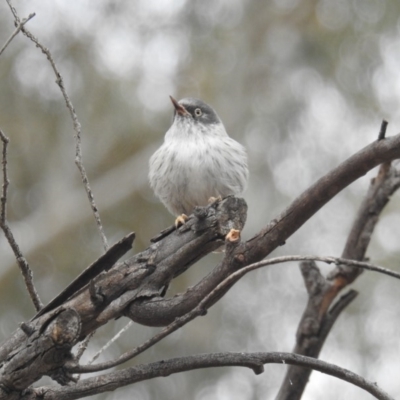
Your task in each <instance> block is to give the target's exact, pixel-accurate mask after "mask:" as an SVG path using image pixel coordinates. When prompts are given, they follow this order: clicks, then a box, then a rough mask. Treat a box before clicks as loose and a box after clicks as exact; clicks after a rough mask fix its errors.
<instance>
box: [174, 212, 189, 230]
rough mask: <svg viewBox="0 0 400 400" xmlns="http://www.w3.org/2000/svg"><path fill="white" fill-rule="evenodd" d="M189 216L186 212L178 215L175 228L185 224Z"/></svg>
mask: <svg viewBox="0 0 400 400" xmlns="http://www.w3.org/2000/svg"><path fill="white" fill-rule="evenodd" d="M188 218H189V217H188V216H187V215H186V214H181V215H178V216H177V217H176V220H175V228H176V229H178V228H179V227H180V226H182V225H184V224H185V222H186V221H187V219H188Z"/></svg>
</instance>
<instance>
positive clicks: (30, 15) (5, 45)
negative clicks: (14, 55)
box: [0, 13, 36, 56]
mask: <svg viewBox="0 0 400 400" xmlns="http://www.w3.org/2000/svg"><path fill="white" fill-rule="evenodd" d="M35 15H36V14H35V13H31V14H29V15H28V18H24V19H23V20H22V21H21V22H19V23H18V24H16V26H17V28H16V29H15V31H14V32H13V33H12V34H11V36H10V37H9V38H8V39H7V40H6V42H5V43H4V46H3V47H2V48H1V49H0V56H1V54H2V53H3V51H4V50H5V49H6V48H7V46H8V45H9V44H10V43H11V41H12V40H13V39H14V38H15V36H17V35H18V33H19V31H20V30H21V29H22V27H23V26H24V25H25V24H26V23H27V22H28V21H29V20H31V19H32V18H33V17H34V16H35Z"/></svg>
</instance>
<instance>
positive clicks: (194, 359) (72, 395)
mask: <svg viewBox="0 0 400 400" xmlns="http://www.w3.org/2000/svg"><path fill="white" fill-rule="evenodd" d="M264 364H289V365H296V366H301V367H307V368H312V369H314V370H316V371H319V372H322V373H324V374H327V375H331V376H334V377H336V378H339V379H342V380H344V381H346V382H349V383H351V384H353V385H355V386H358V387H359V388H361V389H364V390H365V391H367V392H368V393H370V394H371V395H373V396H374V397H375V398H377V399H380V400H393V398H392V397H390V396H389V395H388V394H387V393H385V392H384V391H383V390H382V389H380V388H379V387H378V386H377V385H376V383H374V382H370V381H367V380H366V379H364V378H362V377H361V376H359V375H357V374H355V373H353V372H351V371H349V370H346V369H344V368H340V367H338V366H336V365H333V364H329V363H326V362H324V361H320V360H316V359H314V358H311V357H304V356H300V355H297V354H291V353H247V354H246V353H211V354H201V355H195V356H189V357H180V358H174V359H170V360H163V361H159V362H155V363H151V364H147V365H138V366H135V367H131V368H127V369H125V370H122V371H116V372H112V373H109V374H105V375H101V376H97V377H94V378H88V379H84V380H81V381H79V382H77V383H76V384H75V385H74V386H64V387H61V388H55V387H42V388H37V389H33V390H32V391H30V392H29V393H28V394H27V395H25V396H22V397H21V399H23V400H33V399H35V400H36V399H38V398H40V399H42V400H53V399H57V400H71V399H78V398H81V397H82V396H89V395H94V394H98V393H104V392H107V391H112V390H115V389H118V388H120V387H122V386H126V385H129V384H132V383H136V382H140V381H143V380H147V379H152V378H156V377H161V376H169V375H171V374H175V373H178V372H185V371H192V370H195V369H200V368H211V367H227V366H240V367H247V368H251V369H252V370H253V371H254V373H255V374H261V373H262V372H264V367H263V365H264ZM0 398H1V397H0Z"/></svg>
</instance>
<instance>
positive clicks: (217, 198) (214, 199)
mask: <svg viewBox="0 0 400 400" xmlns="http://www.w3.org/2000/svg"><path fill="white" fill-rule="evenodd" d="M219 201H222V197H221V196H217V197H214V196H211V197H210V198H209V199H208V204H212V203H216V202H219Z"/></svg>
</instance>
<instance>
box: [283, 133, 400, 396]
mask: <svg viewBox="0 0 400 400" xmlns="http://www.w3.org/2000/svg"><path fill="white" fill-rule="evenodd" d="M380 136H382V135H381V134H380ZM383 136H384V135H383ZM399 187H400V172H399V171H398V170H397V169H396V168H394V167H391V166H390V163H384V164H382V166H381V167H380V169H379V172H378V175H377V177H376V178H375V179H373V180H372V182H371V185H370V188H369V190H368V193H367V195H366V197H365V199H364V200H363V202H362V204H361V205H360V208H359V211H358V214H357V217H356V219H355V221H354V223H353V226H352V229H351V231H350V234H349V237H348V239H347V242H346V245H345V248H344V250H343V253H342V256H343V257H346V258H352V259H354V260H363V259H364V257H365V253H366V251H367V248H368V245H369V243H370V240H371V236H372V232H373V230H374V228H375V226H376V223H377V222H378V218H379V215H380V213H381V212H382V210H383V208H384V207H385V205H386V204H387V203H388V201H389V199H390V197H391V195H392V194H393V193H394V192H395V191H396V190H397V189H398V188H399ZM354 266H356V264H353V266H350V265H349V264H347V265H346V264H340V263H339V264H338V266H337V267H336V268H335V269H334V270H333V271H332V272H331V273H330V274H329V278H328V280H326V279H325V278H324V277H322V275H320V274H319V271H318V273H317V275H318V274H319V279H315V280H314V285H316V286H317V290H316V293H315V292H314V293H310V292H309V301H308V304H307V307H306V309H305V311H304V313H303V316H302V318H301V321H300V323H299V327H298V331H297V335H296V346H295V348H294V350H293V351H294V352H295V353H297V354H303V355H307V356H311V357H318V355H319V353H320V351H321V349H322V346H323V344H324V342H325V339H326V337H327V336H328V334H329V332H330V330H331V328H332V326H333V323H334V321H335V320H336V318H337V317H338V315H339V313H340V312H341V311H342V310H343V309H344V307H342V305H343V299H341V300H339V301H338V302H337V303H336V304H335V305H334V306H333V307H331V309H329V308H330V306H331V304H332V303H333V301H334V300H335V299H336V297H337V295H338V293H339V292H340V291H341V290H342V289H343V288H344V287H346V286H347V285H349V284H350V283H352V282H353V281H354V280H355V279H356V278H357V277H358V276H359V275H360V273H361V272H362V270H361V269H358V268H354ZM301 267H302V272H303V277H304V279H305V282H306V286H307V278H306V277H307V274H309V271H310V270H315V269H316V267H315V266H314V265H313V264H312V263H304V264H302V266H301ZM355 296H356V292H355V291H350V292H349V293H348V296H346V295H345V296H344V297H343V298H344V299H346V300H349V299H350V301H349V302H351V301H352V299H353V298H354V297H355ZM349 302H346V303H345V305H347V304H349ZM310 374H311V370H305V369H301V368H297V367H289V368H288V371H287V374H286V376H285V378H284V380H283V383H282V387H281V389H280V391H279V394H278V397H277V399H278V400H287V399H293V400H294V399H300V398H301V396H302V393H303V391H304V389H305V386H306V384H307V382H308V380H309V376H310ZM289 382H290V383H289Z"/></svg>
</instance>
